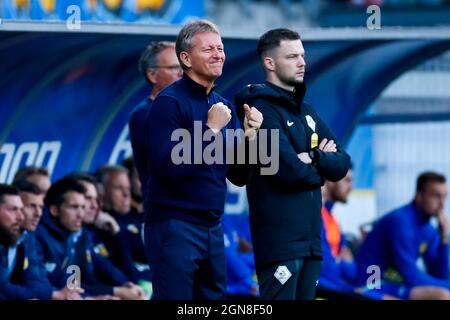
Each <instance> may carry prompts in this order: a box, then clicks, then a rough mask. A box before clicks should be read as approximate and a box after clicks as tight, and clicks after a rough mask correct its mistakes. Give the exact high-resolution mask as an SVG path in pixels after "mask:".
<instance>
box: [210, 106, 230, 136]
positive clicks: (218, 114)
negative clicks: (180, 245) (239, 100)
mask: <svg viewBox="0 0 450 320" xmlns="http://www.w3.org/2000/svg"><path fill="white" fill-rule="evenodd" d="M230 120H231V110H230V108H228V107H227V106H226V105H224V104H223V103H222V102H218V103H215V104H213V105H212V106H211V108H210V109H209V110H208V122H207V123H206V125H207V126H208V127H209V128H210V129H211V130H212V131H214V133H218V132H219V131H220V130H222V129H223V128H224V127H225V126H226V125H227V124H228V122H230Z"/></svg>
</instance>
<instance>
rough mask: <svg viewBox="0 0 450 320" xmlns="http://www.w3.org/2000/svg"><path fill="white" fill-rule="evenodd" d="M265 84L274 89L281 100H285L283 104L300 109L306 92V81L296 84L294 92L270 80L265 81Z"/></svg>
mask: <svg viewBox="0 0 450 320" xmlns="http://www.w3.org/2000/svg"><path fill="white" fill-rule="evenodd" d="M265 84H266V86H268V87H269V88H271V89H272V90H274V91H275V92H276V93H277V94H278V96H279V98H281V100H283V101H284V102H285V103H284V104H283V105H285V106H287V107H290V108H294V109H295V110H300V108H301V106H302V104H303V99H304V98H305V93H306V84H305V82H302V83H300V84H298V85H297V86H295V88H294V91H292V92H291V91H288V90H286V89H283V88H281V87H279V86H277V85H275V84H273V83H271V82H269V81H265Z"/></svg>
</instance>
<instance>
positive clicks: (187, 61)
mask: <svg viewBox="0 0 450 320" xmlns="http://www.w3.org/2000/svg"><path fill="white" fill-rule="evenodd" d="M180 60H181V62H183V64H184V65H185V66H186V67H188V68H190V67H192V63H191V56H190V54H189V53H187V52H186V51H182V52H181V53H180Z"/></svg>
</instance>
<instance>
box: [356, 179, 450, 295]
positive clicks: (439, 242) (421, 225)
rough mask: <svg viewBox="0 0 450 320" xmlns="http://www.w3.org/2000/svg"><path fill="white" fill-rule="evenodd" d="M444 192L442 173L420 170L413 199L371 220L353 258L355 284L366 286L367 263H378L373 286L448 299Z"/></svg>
mask: <svg viewBox="0 0 450 320" xmlns="http://www.w3.org/2000/svg"><path fill="white" fill-rule="evenodd" d="M447 194H448V190H447V185H446V179H445V177H444V176H443V175H441V174H438V173H435V172H425V173H422V174H421V175H420V176H419V177H418V179H417V186H416V194H415V197H414V200H413V201H412V202H411V203H409V204H407V205H405V206H403V207H400V208H398V209H396V210H394V211H392V212H390V213H387V214H386V215H384V216H383V217H381V218H380V219H379V220H378V221H376V222H375V224H374V226H373V229H372V231H370V232H369V234H368V235H367V237H366V239H365V240H364V242H363V244H362V246H361V248H360V250H359V251H358V254H357V255H356V257H355V262H356V265H357V277H356V284H357V285H366V283H367V279H368V277H369V276H371V275H372V274H371V273H369V274H368V273H367V272H368V270H370V269H368V268H369V267H370V266H377V268H379V269H378V272H377V273H378V274H379V275H380V276H381V279H379V281H378V282H376V283H373V282H371V283H370V284H371V285H373V287H374V289H373V290H380V291H382V292H386V293H389V294H391V295H394V296H396V297H398V298H401V299H413V300H416V299H419V300H422V299H450V291H449V290H450V281H449V247H448V243H449V238H448V237H449V234H448V232H449V225H448V219H447V217H446V214H445V212H444V204H445V200H446V198H447ZM433 219H436V220H437V228H436V227H434V226H433V224H432V220H433ZM420 263H422V265H424V266H423V268H424V269H422V268H421V267H419V265H420Z"/></svg>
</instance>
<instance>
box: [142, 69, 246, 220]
mask: <svg viewBox="0 0 450 320" xmlns="http://www.w3.org/2000/svg"><path fill="white" fill-rule="evenodd" d="M219 102H222V103H223V104H225V105H226V106H228V107H229V108H230V109H231V110H232V118H231V121H230V122H229V123H228V125H227V126H226V127H225V128H223V129H222V131H221V133H222V135H221V136H220V135H214V134H213V131H212V130H210V129H209V128H208V126H207V125H206V123H207V121H208V110H209V109H210V108H211V106H212V105H213V104H216V103H219ZM196 126H197V130H195V129H196ZM240 128H241V124H240V122H239V121H238V119H237V116H236V112H235V109H234V106H233V105H232V104H231V103H230V102H229V101H227V100H226V99H224V98H223V97H221V96H220V95H219V94H218V93H217V92H215V89H214V88H213V89H211V91H210V92H209V93H208V94H207V92H206V88H205V87H203V86H202V85H200V84H198V83H197V82H195V81H193V80H192V79H191V78H189V77H188V76H187V75H184V76H183V78H181V79H180V80H178V81H176V82H175V83H173V84H172V85H170V86H168V87H166V88H165V89H164V90H162V91H161V92H160V93H159V95H158V96H157V97H156V99H155V101H154V102H153V105H152V108H151V109H150V111H149V112H148V113H147V116H146V130H147V135H146V137H147V140H146V142H147V157H148V159H149V167H148V169H149V172H150V176H149V179H148V188H147V189H146V192H147V197H144V198H145V199H146V201H148V202H149V206H148V208H149V214H148V215H147V217H146V223H149V224H151V223H157V222H159V221H162V220H165V219H179V220H183V221H187V222H190V223H194V224H198V225H203V226H209V227H211V226H214V225H217V224H218V223H219V222H220V217H221V215H222V213H223V210H224V203H225V194H226V190H227V187H226V178H228V179H230V181H231V182H233V183H234V184H237V185H242V184H243V183H245V177H244V178H242V180H240V175H241V172H240V169H239V168H237V167H238V166H236V170H235V167H234V166H228V165H227V164H226V159H225V152H224V153H223V155H224V157H219V158H222V160H223V161H222V162H221V163H219V162H214V163H212V164H207V163H206V162H205V161H203V160H204V157H203V155H204V154H205V153H206V150H205V149H206V148H207V147H208V146H209V145H210V144H211V142H212V141H215V140H216V139H222V143H223V146H225V145H226V141H225V139H226V131H225V130H226V129H240ZM177 130H178V131H177ZM196 131H197V132H196ZM177 132H178V133H177ZM182 132H184V133H186V132H188V133H189V135H190V138H189V137H186V138H184V139H182V138H181V135H180V134H181V133H182ZM196 133H197V135H196ZM204 134H205V137H206V136H209V141H207V140H208V139H205V140H203V139H202V136H203V135H204ZM199 135H200V136H199ZM174 136H175V138H174ZM211 136H212V137H211ZM180 143H185V147H186V149H185V151H184V152H176V153H177V155H178V154H182V155H183V156H186V152H187V153H188V155H187V158H189V161H187V162H188V163H186V162H184V163H183V162H182V163H175V162H174V159H173V158H172V156H173V150H174V148H175V147H176V146H177V145H178V146H179V145H180ZM235 145H237V142H236V144H235ZM211 154H212V153H211ZM214 154H215V155H216V154H217V153H216V152H215V153H214ZM196 158H197V161H196ZM137 163H139V161H137Z"/></svg>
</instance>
